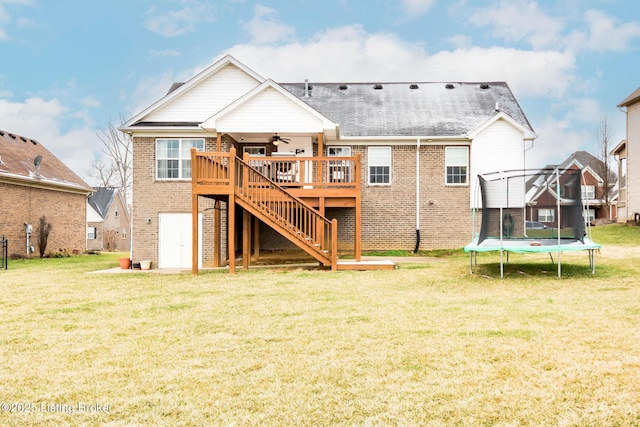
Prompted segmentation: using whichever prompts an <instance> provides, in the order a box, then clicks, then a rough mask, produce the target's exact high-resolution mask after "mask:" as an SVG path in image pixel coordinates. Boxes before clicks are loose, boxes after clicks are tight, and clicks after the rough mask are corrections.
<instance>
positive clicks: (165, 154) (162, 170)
mask: <svg viewBox="0 0 640 427" xmlns="http://www.w3.org/2000/svg"><path fill="white" fill-rule="evenodd" d="M191 148H195V149H196V150H198V151H204V139H201V138H199V139H184V138H161V139H157V140H156V177H157V178H158V179H188V178H191Z"/></svg>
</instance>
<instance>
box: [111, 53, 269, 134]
mask: <svg viewBox="0 0 640 427" xmlns="http://www.w3.org/2000/svg"><path fill="white" fill-rule="evenodd" d="M228 64H233V65H234V66H236V67H237V68H239V69H240V70H242V71H244V72H245V73H247V74H248V75H249V76H250V77H252V78H253V79H255V80H256V81H257V82H258V84H261V83H263V82H264V78H263V77H261V76H260V75H259V74H257V73H256V72H255V71H253V70H251V69H250V68H249V67H247V66H246V65H244V64H243V63H241V62H240V61H238V60H237V59H235V58H234V57H233V56H231V55H225V56H223V57H222V58H221V59H219V60H218V61H216V62H214V63H213V64H211V65H210V66H208V67H207V68H205V69H204V70H202V71H200V72H199V73H198V74H196V75H195V76H193V77H191V78H190V79H189V80H187V81H186V82H185V83H184V84H183V85H182V86H180V87H179V88H178V89H176V90H174V91H173V92H171V93H169V94H167V95H165V96H163V97H162V98H160V99H159V100H157V101H156V102H154V103H153V104H151V105H150V106H149V107H147V108H145V109H144V110H142V111H141V112H139V113H138V114H136V115H135V116H133V117H132V118H130V119H129V120H127V121H126V122H125V123H124V124H123V125H122V126H120V127H119V128H118V130H120V131H122V132H126V131H129V130H131V126H132V125H133V124H135V123H136V122H138V121H140V120H141V119H142V118H143V117H145V116H147V115H148V114H149V113H151V112H152V111H153V110H156V109H157V108H158V107H161V106H162V105H165V104H167V103H168V102H170V101H171V100H173V99H174V98H177V97H178V96H180V95H182V94H183V93H184V92H187V91H189V90H191V88H193V87H194V86H196V85H197V84H198V83H200V82H201V81H202V80H204V79H206V78H207V77H209V76H210V75H212V74H215V73H217V72H218V71H219V70H220V69H222V68H224V67H226V66H227V65H228Z"/></svg>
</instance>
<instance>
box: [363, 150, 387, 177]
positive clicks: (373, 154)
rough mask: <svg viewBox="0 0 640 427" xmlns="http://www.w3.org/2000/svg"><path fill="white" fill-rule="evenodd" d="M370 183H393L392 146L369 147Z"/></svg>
mask: <svg viewBox="0 0 640 427" xmlns="http://www.w3.org/2000/svg"><path fill="white" fill-rule="evenodd" d="M367 161H368V162H369V184H391V147H369V149H368V160H367Z"/></svg>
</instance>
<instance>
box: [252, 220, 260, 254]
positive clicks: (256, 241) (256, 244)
mask: <svg viewBox="0 0 640 427" xmlns="http://www.w3.org/2000/svg"><path fill="white" fill-rule="evenodd" d="M253 257H254V260H255V261H258V259H259V258H260V220H259V219H258V218H257V217H253Z"/></svg>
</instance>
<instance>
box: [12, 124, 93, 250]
mask: <svg viewBox="0 0 640 427" xmlns="http://www.w3.org/2000/svg"><path fill="white" fill-rule="evenodd" d="M36 164H37V165H36ZM92 191H93V190H92V188H91V187H90V186H89V185H88V184H87V183H86V182H84V181H83V180H82V179H81V178H80V177H79V176H78V175H76V174H75V173H74V172H73V171H72V170H71V169H69V168H68V167H67V166H65V165H64V164H63V163H62V162H61V161H60V160H59V159H58V158H57V157H55V156H54V155H53V154H51V152H49V151H48V150H47V149H46V148H45V147H44V146H43V145H42V144H40V143H39V142H38V141H35V140H33V139H29V138H26V137H23V136H20V135H15V134H12V133H10V132H7V131H0V235H4V236H6V237H7V239H8V240H9V254H10V255H17V256H34V253H35V254H39V248H38V246H37V238H36V236H37V232H38V230H37V226H38V221H39V219H40V217H41V216H43V215H44V216H45V217H46V219H47V221H48V222H49V223H50V224H52V226H53V228H52V230H51V233H50V235H49V240H48V244H47V247H46V252H47V253H50V252H59V251H63V252H69V253H79V252H82V251H84V250H85V247H86V235H85V233H86V204H87V197H88V196H89V194H91V192H92ZM29 227H30V228H31V230H32V232H31V234H30V236H28V235H27V229H28V228H29ZM31 247H33V250H31Z"/></svg>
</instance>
